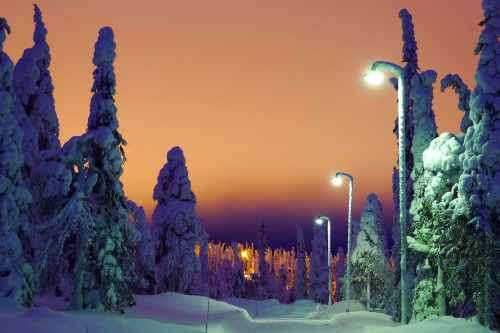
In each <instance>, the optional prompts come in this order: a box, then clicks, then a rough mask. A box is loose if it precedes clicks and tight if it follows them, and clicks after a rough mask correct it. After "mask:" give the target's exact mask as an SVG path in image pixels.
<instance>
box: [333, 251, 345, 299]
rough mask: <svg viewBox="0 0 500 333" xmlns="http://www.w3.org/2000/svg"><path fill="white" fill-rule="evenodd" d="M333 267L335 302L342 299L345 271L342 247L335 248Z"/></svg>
mask: <svg viewBox="0 0 500 333" xmlns="http://www.w3.org/2000/svg"><path fill="white" fill-rule="evenodd" d="M333 262H334V265H333V266H332V268H333V282H334V285H335V289H334V293H335V302H340V301H341V300H342V292H341V290H342V289H343V288H342V287H343V283H342V280H343V279H344V275H345V272H346V270H347V267H346V257H345V254H344V249H343V248H341V247H339V248H338V249H337V255H336V256H335V258H334V261H333Z"/></svg>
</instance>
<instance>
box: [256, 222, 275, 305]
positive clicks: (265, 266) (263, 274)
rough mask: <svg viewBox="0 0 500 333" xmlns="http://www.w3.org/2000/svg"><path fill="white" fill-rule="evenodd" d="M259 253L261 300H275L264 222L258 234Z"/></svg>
mask: <svg viewBox="0 0 500 333" xmlns="http://www.w3.org/2000/svg"><path fill="white" fill-rule="evenodd" d="M258 242H259V243H258V253H259V299H260V300H266V299H270V298H273V297H274V295H273V294H272V291H271V285H270V281H269V275H270V272H269V263H268V262H267V261H266V250H267V239H266V225H265V224H264V220H262V223H261V225H260V228H259V232H258Z"/></svg>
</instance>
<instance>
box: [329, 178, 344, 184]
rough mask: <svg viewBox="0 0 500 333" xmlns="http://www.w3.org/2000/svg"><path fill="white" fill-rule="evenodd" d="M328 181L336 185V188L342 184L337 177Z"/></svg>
mask: <svg viewBox="0 0 500 333" xmlns="http://www.w3.org/2000/svg"><path fill="white" fill-rule="evenodd" d="M330 181H331V182H332V184H333V185H336V186H338V185H340V184H342V179H340V177H337V176H335V177H333V178H332V179H330Z"/></svg>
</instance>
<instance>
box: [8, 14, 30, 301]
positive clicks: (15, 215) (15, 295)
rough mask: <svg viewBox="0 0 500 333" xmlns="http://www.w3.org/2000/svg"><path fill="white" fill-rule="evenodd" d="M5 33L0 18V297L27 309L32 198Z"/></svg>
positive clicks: (11, 64)
mask: <svg viewBox="0 0 500 333" xmlns="http://www.w3.org/2000/svg"><path fill="white" fill-rule="evenodd" d="M6 33H8V34H10V27H9V25H8V24H7V20H6V19H4V18H0V77H1V78H2V79H1V80H0V115H1V116H0V153H1V154H2V156H3V158H2V159H0V204H1V206H2V209H1V211H0V240H1V242H0V298H4V299H5V298H7V299H10V300H12V301H13V302H14V303H16V304H18V305H21V306H25V307H28V306H31V305H32V304H33V303H32V302H33V301H32V299H33V292H34V286H33V271H32V268H31V266H30V265H29V264H28V263H27V261H26V260H25V259H24V257H23V249H22V245H21V241H20V238H19V237H20V234H21V232H26V231H27V217H26V212H27V204H28V203H29V202H31V200H32V197H31V194H30V193H29V191H28V190H27V188H26V186H25V185H24V182H23V178H22V175H21V166H22V164H23V156H22V138H23V133H22V130H21V128H19V126H18V124H17V121H16V120H15V119H14V117H13V114H12V109H13V106H12V102H13V100H14V94H13V91H12V86H11V85H12V75H13V74H12V72H13V67H14V66H13V63H12V61H11V60H10V58H9V56H8V55H7V54H6V53H5V52H3V42H4V41H5V39H6ZM23 229H24V230H23Z"/></svg>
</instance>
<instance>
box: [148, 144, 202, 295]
mask: <svg viewBox="0 0 500 333" xmlns="http://www.w3.org/2000/svg"><path fill="white" fill-rule="evenodd" d="M153 199H154V200H155V201H157V205H156V208H155V209H154V212H153V216H152V231H153V241H154V245H155V256H156V266H157V267H156V291H157V292H159V293H161V292H165V291H175V292H180V293H185V294H188V293H190V290H189V289H190V288H189V287H190V284H191V281H192V279H193V278H194V277H195V276H196V275H197V274H198V273H199V272H200V269H201V266H200V262H199V260H198V258H197V257H196V252H195V247H196V244H203V239H202V231H203V230H202V226H201V222H200V220H199V219H198V217H197V216H196V197H195V195H194V193H193V192H192V191H191V181H190V180H189V177H188V170H187V167H186V159H185V157H184V153H183V152H182V149H181V148H179V147H174V148H172V149H171V150H170V151H169V152H168V153H167V163H166V164H165V165H164V166H163V168H162V169H161V170H160V173H159V175H158V183H157V184H156V186H155V188H154V193H153Z"/></svg>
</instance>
